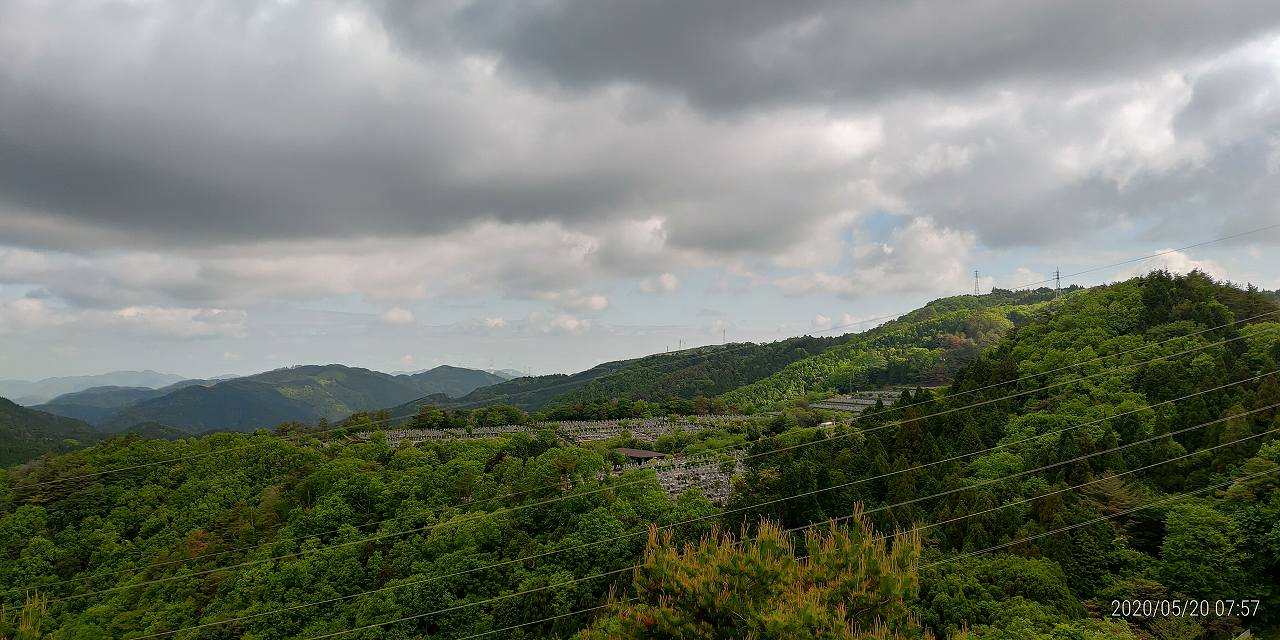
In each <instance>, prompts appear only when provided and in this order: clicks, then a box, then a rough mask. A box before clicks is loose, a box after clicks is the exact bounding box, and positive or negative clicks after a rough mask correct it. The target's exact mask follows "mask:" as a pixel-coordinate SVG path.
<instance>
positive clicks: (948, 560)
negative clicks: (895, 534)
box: [920, 469, 1276, 569]
mask: <svg viewBox="0 0 1280 640" xmlns="http://www.w3.org/2000/svg"><path fill="white" fill-rule="evenodd" d="M1275 472H1276V469H1268V470H1266V471H1259V472H1258V473H1251V474H1249V475H1246V476H1241V477H1239V478H1234V479H1232V480H1229V481H1227V482H1220V483H1218V484H1214V485H1210V486H1207V487H1203V488H1201V489H1196V490H1194V491H1186V492H1183V493H1180V494H1178V495H1176V496H1172V497H1170V498H1165V499H1164V500H1158V501H1156V502H1151V503H1148V504H1145V505H1139V506H1137V507H1133V508H1132V509H1125V510H1123V511H1117V512H1116V513H1112V514H1109V515H1105V516H1099V517H1097V518H1093V519H1091V520H1085V521H1084V522H1078V523H1076V524H1073V525H1068V526H1065V527H1059V528H1057V529H1054V530H1052V531H1046V532H1044V533H1038V534H1036V535H1033V536H1027V537H1025V538H1021V539H1019V540H1011V541H1009V542H1005V543H1003V544H998V545H994V546H991V547H987V548H985V549H979V550H977V551H971V552H969V553H965V554H961V555H959V556H955V557H951V558H946V559H944V560H939V561H937V562H931V563H929V564H926V565H922V566H921V567H920V568H921V569H928V568H930V567H936V566H938V565H941V564H947V563H951V562H957V561H960V560H964V559H965V558H972V557H974V556H979V555H982V554H984V553H990V552H992V551H999V550H1000V549H1005V548H1008V547H1012V546H1016V545H1020V544H1022V543H1024V542H1030V541H1032V540H1038V539H1040V538H1044V537H1048V536H1052V535H1057V534H1059V533H1063V532H1065V531H1070V530H1072V529H1079V528H1080V527H1087V526H1089V525H1091V524H1096V523H1099V522H1105V521H1107V520H1112V519H1114V518H1119V517H1120V516H1123V515H1128V514H1130V513H1135V512H1138V511H1142V510H1143V509H1150V508H1151V507H1155V506H1158V505H1161V504H1165V503H1168V502H1173V501H1176V500H1180V499H1182V498H1186V497H1190V496H1193V495H1196V494H1200V493H1204V492H1205V491H1209V490H1211V489H1221V488H1222V487H1226V486H1230V485H1233V484H1235V483H1237V482H1240V481H1241V480H1251V479H1253V478H1257V477H1260V476H1265V475H1268V474H1272V473H1275Z"/></svg>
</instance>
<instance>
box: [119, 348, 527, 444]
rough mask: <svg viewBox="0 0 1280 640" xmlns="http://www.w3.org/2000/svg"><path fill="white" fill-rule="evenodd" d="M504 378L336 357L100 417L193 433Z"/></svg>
mask: <svg viewBox="0 0 1280 640" xmlns="http://www.w3.org/2000/svg"><path fill="white" fill-rule="evenodd" d="M501 381H502V378H501V377H499V376H496V375H494V374H491V373H486V372H484V371H476V370H473V369H463V368H459V367H450V366H441V367H436V368H435V369H431V370H429V371H424V372H422V373H417V374H413V375H391V374H387V373H381V372H378V371H371V370H369V369H362V368H358V367H347V366H343V365H337V364H330V365H303V366H297V367H288V368H285V369H276V370H274V371H267V372H265V373H259V374H256V375H252V376H245V377H242V378H235V379H232V380H226V381H223V382H218V383H216V384H212V385H209V386H188V387H184V388H180V389H176V390H174V391H172V392H170V393H166V394H164V395H162V396H159V397H153V398H146V399H140V400H138V401H137V402H134V403H132V404H129V405H126V406H124V407H122V408H121V409H119V410H117V411H116V412H114V413H112V414H110V415H109V416H106V417H104V418H102V419H100V421H99V424H100V425H101V427H102V428H103V429H104V430H106V431H112V432H115V431H123V430H126V429H128V428H129V427H131V426H133V425H135V424H139V423H145V422H154V423H158V424H162V425H166V426H169V427H173V428H177V429H181V430H183V431H186V432H190V433H198V432H202V431H209V430H222V429H226V430H239V431H245V430H253V429H257V428H259V427H269V426H274V425H276V424H279V423H281V422H289V421H299V422H315V421H317V420H319V419H320V418H326V419H338V418H342V417H345V416H347V415H350V414H351V413H354V412H357V411H367V410H371V409H377V408H381V407H386V406H392V405H397V404H400V403H403V402H405V401H407V400H410V399H412V398H417V397H421V396H423V395H431V394H442V395H443V396H444V397H449V396H455V395H464V394H466V393H469V392H471V391H473V390H474V389H476V388H477V387H479V386H482V385H488V384H494V383H497V382H501Z"/></svg>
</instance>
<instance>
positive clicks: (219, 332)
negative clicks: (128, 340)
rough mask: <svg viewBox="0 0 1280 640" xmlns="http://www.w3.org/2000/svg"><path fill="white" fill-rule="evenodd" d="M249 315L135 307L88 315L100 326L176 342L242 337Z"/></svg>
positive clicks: (232, 310) (89, 318)
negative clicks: (187, 339)
mask: <svg viewBox="0 0 1280 640" xmlns="http://www.w3.org/2000/svg"><path fill="white" fill-rule="evenodd" d="M247 317H248V314H247V313H246V312H244V311H242V310H238V309H192V308H180V307H155V306H132V307H125V308H123V309H118V310H116V311H113V312H109V313H107V314H101V313H96V312H88V313H86V314H85V316H84V318H85V319H86V320H87V321H89V322H91V323H92V322H101V323H102V324H105V325H107V326H111V327H115V328H120V329H123V330H125V331H128V332H131V333H137V334H141V335H146V336H163V337H174V338H203V337H212V336H224V337H242V336H244V335H245V320H246V318H247Z"/></svg>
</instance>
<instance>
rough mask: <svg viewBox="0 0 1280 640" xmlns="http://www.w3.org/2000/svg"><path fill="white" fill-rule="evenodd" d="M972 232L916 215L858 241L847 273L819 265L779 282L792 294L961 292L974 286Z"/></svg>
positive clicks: (845, 294)
mask: <svg viewBox="0 0 1280 640" xmlns="http://www.w3.org/2000/svg"><path fill="white" fill-rule="evenodd" d="M975 242H976V240H975V238H974V236H973V234H971V233H967V232H962V231H958V230H955V229H947V228H942V227H939V226H938V225H937V224H935V223H934V222H933V221H932V220H930V219H929V218H913V219H911V221H910V222H909V223H907V224H906V225H904V226H900V227H897V228H895V229H894V230H893V231H892V232H891V233H890V234H889V237H888V239H886V240H885V241H884V242H868V243H862V244H858V245H856V246H855V247H854V250H853V252H852V258H853V262H854V266H853V268H852V270H851V271H849V272H848V273H844V274H832V273H827V272H825V271H814V272H810V273H804V274H799V275H792V276H784V277H779V278H776V279H775V280H774V283H775V284H776V285H777V286H778V287H779V288H780V289H781V290H782V291H783V293H785V294H787V295H794V296H798V295H805V294H810V293H816V292H826V293H833V294H836V295H839V296H841V297H845V298H851V299H852V298H859V297H865V296H871V295H878V294H882V293H888V292H928V293H951V294H958V293H963V292H965V291H969V290H972V285H971V284H969V283H971V282H972V281H971V280H970V279H969V275H968V274H969V270H968V269H969V255H970V253H971V251H972V249H973V246H974V244H975Z"/></svg>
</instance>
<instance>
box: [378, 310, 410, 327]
mask: <svg viewBox="0 0 1280 640" xmlns="http://www.w3.org/2000/svg"><path fill="white" fill-rule="evenodd" d="M382 321H383V322H385V323H387V324H412V323H413V312H412V311H410V310H408V309H403V308H401V307H392V308H390V309H388V310H387V311H386V312H385V313H383V314H382Z"/></svg>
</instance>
